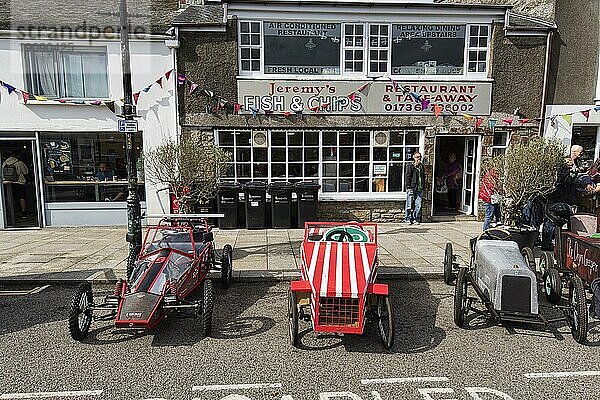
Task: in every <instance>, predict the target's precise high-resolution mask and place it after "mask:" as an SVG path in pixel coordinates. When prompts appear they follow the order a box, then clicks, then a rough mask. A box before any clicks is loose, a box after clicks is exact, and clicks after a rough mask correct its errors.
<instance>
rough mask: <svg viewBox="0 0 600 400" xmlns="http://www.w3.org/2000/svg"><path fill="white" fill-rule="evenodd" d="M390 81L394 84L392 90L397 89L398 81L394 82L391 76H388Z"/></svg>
mask: <svg viewBox="0 0 600 400" xmlns="http://www.w3.org/2000/svg"><path fill="white" fill-rule="evenodd" d="M390 81H392V85H393V86H394V91H396V90H398V82H396V81H395V80H393V79H392V78H390Z"/></svg>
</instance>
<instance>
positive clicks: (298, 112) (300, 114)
mask: <svg viewBox="0 0 600 400" xmlns="http://www.w3.org/2000/svg"><path fill="white" fill-rule="evenodd" d="M296 118H298V120H301V119H302V111H296Z"/></svg>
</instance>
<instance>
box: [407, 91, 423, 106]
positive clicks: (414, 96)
mask: <svg viewBox="0 0 600 400" xmlns="http://www.w3.org/2000/svg"><path fill="white" fill-rule="evenodd" d="M410 97H412V98H413V100H414V101H415V103H419V102H421V97H420V96H419V95H418V94H416V93H415V92H410Z"/></svg>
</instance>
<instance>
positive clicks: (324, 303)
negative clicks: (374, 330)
mask: <svg viewBox="0 0 600 400" xmlns="http://www.w3.org/2000/svg"><path fill="white" fill-rule="evenodd" d="M359 311H360V306H359V302H358V299H351V298H343V297H320V298H319V325H321V326H351V327H358V322H359V314H360V312H359Z"/></svg>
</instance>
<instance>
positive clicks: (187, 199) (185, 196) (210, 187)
mask: <svg viewBox="0 0 600 400" xmlns="http://www.w3.org/2000/svg"><path fill="white" fill-rule="evenodd" d="M230 161H231V153H229V152H226V151H224V150H222V149H220V148H219V147H217V146H216V145H215V144H214V142H213V141H212V140H210V139H209V138H206V137H204V136H202V135H190V136H189V137H186V138H181V141H180V142H174V141H172V140H168V141H166V142H163V143H162V144H161V145H159V146H158V147H155V148H152V149H150V150H147V151H145V152H144V163H145V174H146V180H147V181H149V182H151V183H153V184H156V185H166V186H168V187H169V189H170V191H171V193H174V194H175V196H176V197H177V200H178V202H179V204H180V205H181V206H182V207H183V211H184V212H187V211H188V209H187V208H189V206H190V205H191V204H192V203H193V202H195V201H206V200H208V199H210V198H212V197H213V196H214V195H215V193H216V190H217V183H218V181H219V178H220V177H221V176H223V175H224V174H225V173H226V172H227V168H228V164H226V163H228V162H230Z"/></svg>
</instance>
